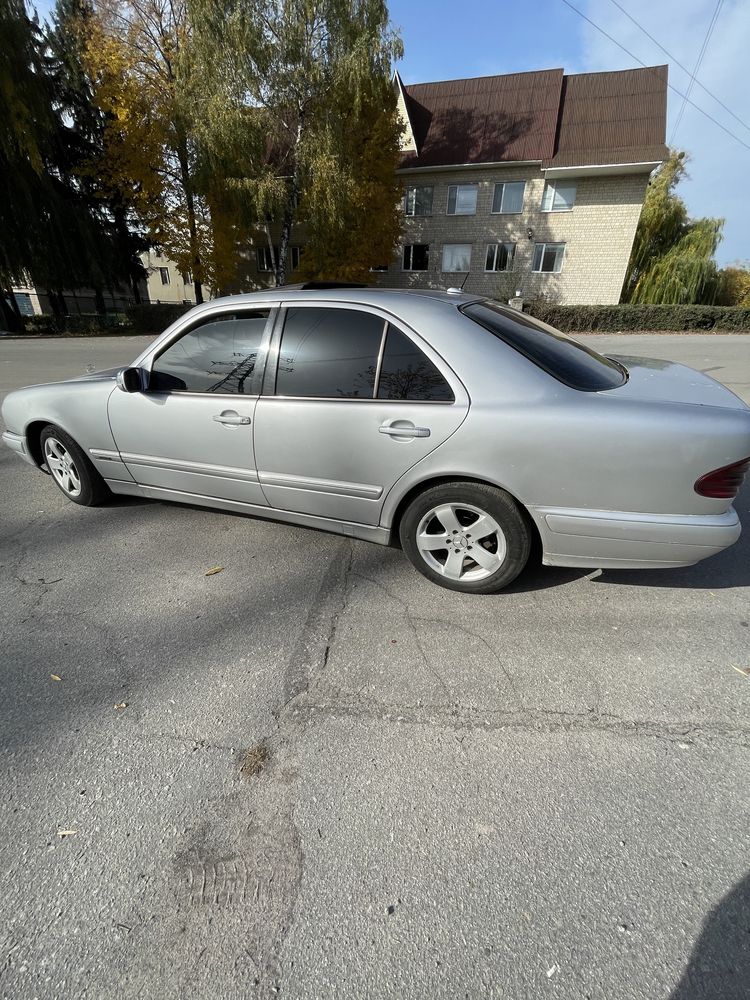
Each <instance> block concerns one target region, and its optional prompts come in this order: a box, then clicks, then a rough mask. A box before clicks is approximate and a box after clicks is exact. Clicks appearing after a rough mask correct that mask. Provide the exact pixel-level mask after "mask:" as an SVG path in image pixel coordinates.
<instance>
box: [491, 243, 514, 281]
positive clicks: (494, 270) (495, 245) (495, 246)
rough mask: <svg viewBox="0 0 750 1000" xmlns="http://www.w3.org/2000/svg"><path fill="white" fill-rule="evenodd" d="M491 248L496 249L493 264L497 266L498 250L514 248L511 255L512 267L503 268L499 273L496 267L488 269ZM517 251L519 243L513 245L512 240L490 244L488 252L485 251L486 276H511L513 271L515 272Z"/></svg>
mask: <svg viewBox="0 0 750 1000" xmlns="http://www.w3.org/2000/svg"><path fill="white" fill-rule="evenodd" d="M490 247H492V248H493V249H494V253H493V255H492V259H493V262H494V263H495V264H497V252H498V250H499V248H500V247H513V250H512V251H511V253H510V267H505V268H503V269H502V270H500V271H498V270H497V268H495V267H487V254H488V253H489V251H490ZM517 249H518V244H517V243H512V242H511V241H510V240H508V241H506V240H501V241H499V242H497V243H488V244H487V250H486V251H485V254H484V273H485V274H510V273H511V271H513V270H515V263H516V250H517Z"/></svg>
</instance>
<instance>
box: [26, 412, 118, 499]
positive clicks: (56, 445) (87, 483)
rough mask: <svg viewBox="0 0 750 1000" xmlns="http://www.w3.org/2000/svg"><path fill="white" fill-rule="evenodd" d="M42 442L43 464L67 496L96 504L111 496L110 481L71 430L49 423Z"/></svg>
mask: <svg viewBox="0 0 750 1000" xmlns="http://www.w3.org/2000/svg"><path fill="white" fill-rule="evenodd" d="M39 442H40V444H41V447H42V456H43V458H44V464H45V465H46V466H47V468H48V469H49V472H50V475H51V476H52V478H53V479H54V481H55V483H56V485H57V486H58V487H59V489H60V490H62V492H63V493H64V494H65V496H66V497H67V498H68V500H72V501H73V503H79V504H81V506H83V507H95V506H96V505H97V504H100V503H103V502H104V501H105V500H106V499H107V498H108V497H109V496H110V492H109V489H108V488H107V484H106V483H105V482H104V480H103V479H102V477H101V476H100V475H99V473H98V472H97V471H96V469H95V468H94V466H93V465H92V463H91V461H90V460H89V459H88V458H87V457H86V454H85V453H84V451H83V450H82V449H81V448H80V447H79V446H78V445H77V444H76V442H75V441H74V440H73V438H72V437H71V436H70V435H69V434H66V433H65V431H63V430H61V429H60V428H59V427H55V425H54V424H48V425H47V426H46V427H45V428H44V429H43V430H42V433H41V436H40V439H39Z"/></svg>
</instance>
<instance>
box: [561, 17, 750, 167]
mask: <svg viewBox="0 0 750 1000" xmlns="http://www.w3.org/2000/svg"><path fill="white" fill-rule="evenodd" d="M562 2H563V3H564V4H565V6H566V7H570V9H571V10H573V11H575V12H576V14H578V16H579V17H582V18H583V19H584V21H588V23H589V24H590V25H591V26H592V27H593V28H596V30H597V31H598V32H599V33H600V34H602V35H604V37H605V38H608V39H609V40H610V42H612V44H613V45H616V46H617V47H618V48H619V49H622V51H623V52H625V53H626V54H627V55H629V56H630V58H631V59H635V61H636V62H637V63H638V64H639V65H640V66H643V68H644V69H647V70H650V71H651V72H652V73H654V74H655V71H654V70H653V69H652V67H651V66H647V65H646V64H645V62H644V61H643V60H642V59H639V58H638V56H637V55H635V53H634V52H631V51H630V49H628V48H626V47H625V46H624V45H623V44H622V42H618V41H617V39H616V38H613V37H612V35H610V34H609V32H608V31H605V30H604V28H601V27H600V26H599V25H598V24H597V23H596V21H592V20H591V18H590V17H587V16H586V15H585V14H584V13H583V11H581V10H579V9H578V8H577V7H574V6H573V4H572V3H571V2H570V0H562ZM655 75H656V74H655ZM667 86H668V87H669V89H670V90H672V91H674V93H675V94H677V96H678V97H681V98H683V100H686V101H687V103H688V104H689V105H690V106H691V107H692V108H695V110H696V111H700V113H701V114H702V115H703V116H704V117H705V118H708V120H709V121H711V122H713V123H714V125H717V126H718V127H719V128H720V129H721V130H722V132H726V134H727V135H731V137H732V138H733V139H735V140H736V141H737V142H738V143H739V144H740V145H741V146H744V147H745V149H747V150H750V145H748V143H746V142H744V141H743V140H742V139H740V137H739V136H738V135H735V134H734V132H732V131H730V129H728V128H727V127H726V125H722V124H721V122H719V121H717V120H716V119H715V118H714V117H713V115H710V114H709V113H708V111H704V110H703V108H701V107H700V106H699V105H697V104H695V102H694V101H691V100H690V99H689V98H687V97H686V96H685V94H683V93H682V91H681V90H678V89H677V87H675V86H674V85H673V84H671V83H670V82H669V80H667Z"/></svg>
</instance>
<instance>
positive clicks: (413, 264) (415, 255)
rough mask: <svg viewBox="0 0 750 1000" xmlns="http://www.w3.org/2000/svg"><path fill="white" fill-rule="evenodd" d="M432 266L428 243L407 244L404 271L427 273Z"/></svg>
mask: <svg viewBox="0 0 750 1000" xmlns="http://www.w3.org/2000/svg"><path fill="white" fill-rule="evenodd" d="M429 264H430V248H429V246H428V244H427V243H407V244H406V246H405V247H404V270H405V271H426V270H427V268H428V267H429Z"/></svg>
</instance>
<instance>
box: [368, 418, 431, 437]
mask: <svg viewBox="0 0 750 1000" xmlns="http://www.w3.org/2000/svg"><path fill="white" fill-rule="evenodd" d="M378 430H379V431H380V433H381V434H388V435H389V436H390V437H397V438H428V437H429V436H430V428H429V427H415V426H414V424H413V423H412V422H411V421H410V420H387V421H386V422H385V423H384V424H381V425H380V427H378Z"/></svg>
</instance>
